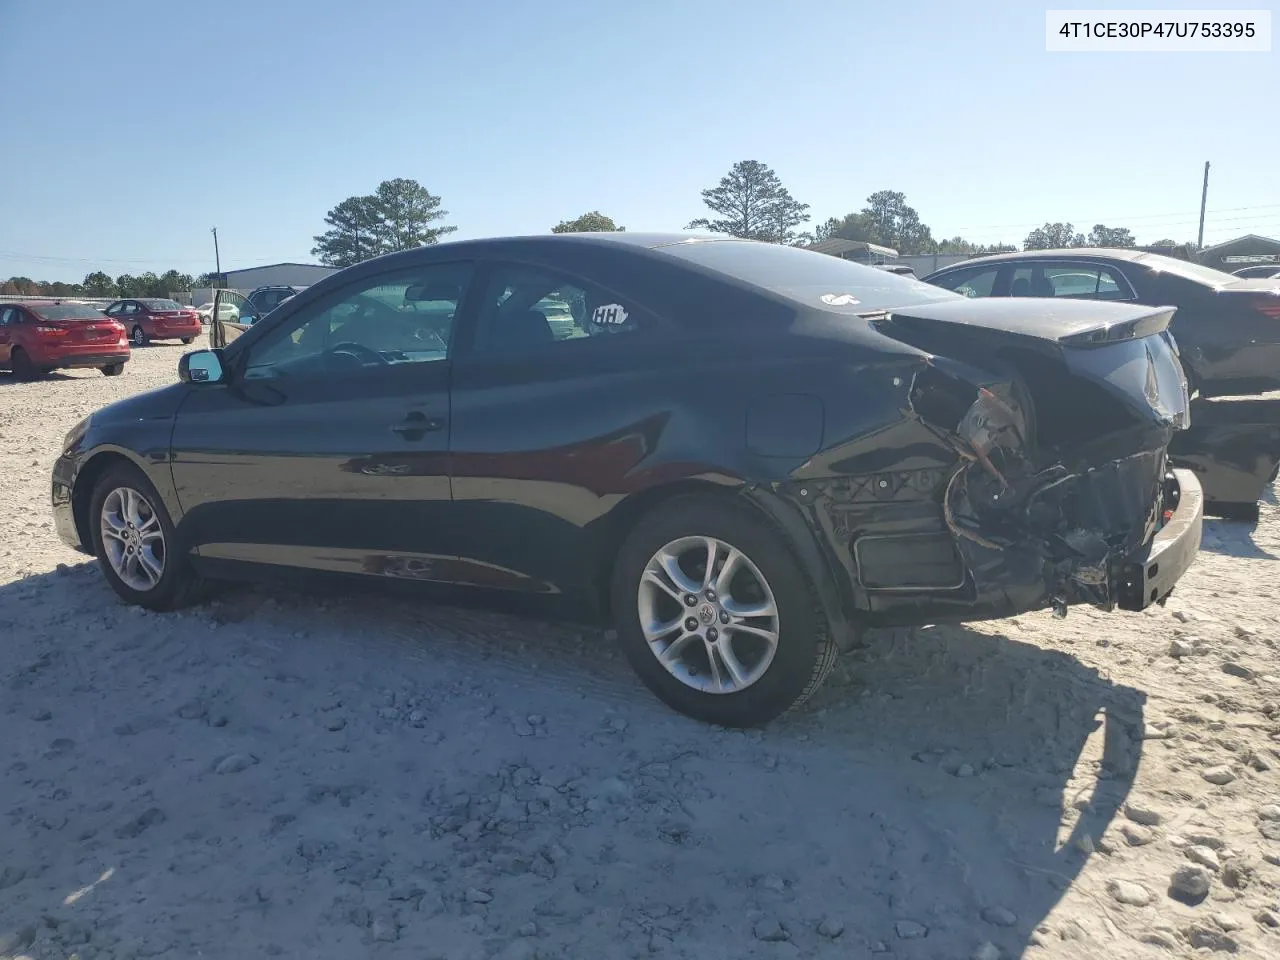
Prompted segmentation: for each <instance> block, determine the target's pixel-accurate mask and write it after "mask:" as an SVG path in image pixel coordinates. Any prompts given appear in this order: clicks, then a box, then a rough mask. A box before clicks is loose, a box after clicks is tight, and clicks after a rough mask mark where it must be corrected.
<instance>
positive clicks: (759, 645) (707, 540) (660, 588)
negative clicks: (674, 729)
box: [637, 537, 779, 694]
mask: <svg viewBox="0 0 1280 960" xmlns="http://www.w3.org/2000/svg"><path fill="white" fill-rule="evenodd" d="M637 601H638V602H637V609H638V612H639V614H640V626H641V629H642V631H643V632H644V638H645V640H646V641H647V642H648V644H649V650H650V652H651V653H652V654H653V655H654V657H655V658H656V659H657V661H658V662H659V663H660V664H661V665H662V666H663V667H664V668H665V669H666V670H667V672H668V673H670V674H671V675H672V676H673V677H675V678H676V679H677V680H679V681H680V682H681V683H683V684H685V685H686V686H688V687H691V688H693V689H694V690H698V691H700V692H703V693H715V694H726V693H738V692H740V691H742V690H745V689H746V688H748V687H750V686H751V685H752V684H754V683H756V682H757V681H758V680H759V679H760V678H761V677H763V676H764V674H765V672H766V671H768V669H769V665H770V664H771V663H772V662H773V658H774V655H775V654H776V653H777V650H778V634H779V619H778V604H777V601H776V600H775V599H774V595H773V590H772V589H771V588H770V586H769V583H768V581H767V580H765V577H764V574H762V573H761V572H760V568H759V567H757V566H756V565H755V564H754V563H752V561H751V559H750V558H749V557H747V555H746V554H744V553H743V552H742V551H741V550H738V549H737V548H736V547H734V546H733V545H732V544H729V543H726V542H725V541H723V540H719V539H717V538H715V537H681V538H680V539H678V540H673V541H671V542H670V543H668V544H667V545H666V546H664V547H662V548H661V549H660V550H658V551H657V552H656V553H655V554H654V555H653V556H652V558H650V560H649V562H648V563H647V564H646V565H645V567H644V571H643V573H642V574H641V577H640V587H639V592H638V595H637Z"/></svg>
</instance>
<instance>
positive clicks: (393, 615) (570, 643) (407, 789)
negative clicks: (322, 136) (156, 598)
mask: <svg viewBox="0 0 1280 960" xmlns="http://www.w3.org/2000/svg"><path fill="white" fill-rule="evenodd" d="M181 351H182V348H180V347H177V346H153V347H149V348H144V349H140V350H136V351H135V352H134V359H133V361H132V362H131V363H130V364H129V366H128V368H127V370H126V373H125V374H124V376H122V377H119V378H114V379H107V378H105V377H102V376H101V375H100V374H98V373H97V372H96V371H94V372H78V371H77V372H72V373H69V374H67V375H65V376H61V375H55V376H54V377H52V378H50V379H48V380H46V381H43V382H40V383H34V384H18V383H14V382H13V381H12V380H10V379H9V378H8V377H7V375H0V487H2V488H3V489H4V490H5V492H6V495H7V501H8V503H9V504H10V514H9V520H8V522H7V529H6V532H5V534H4V538H3V541H2V542H0V637H2V638H3V643H0V717H3V720H2V726H0V730H2V731H3V736H0V815H2V816H3V821H2V826H0V957H6V956H30V957H33V958H59V960H64V958H69V957H73V956H78V957H80V958H82V960H89V958H104V960H105V958H121V960H123V958H132V957H152V956H164V957H182V958H186V957H196V956H206V957H260V956H264V955H265V956H289V957H306V958H309V960H314V958H328V957H349V956H378V957H405V958H410V957H412V958H418V960H420V958H430V957H441V958H449V960H471V958H476V960H480V958H491V957H493V958H502V960H528V958H552V957H554V958H559V957H573V958H578V957H581V958H590V960H596V958H600V960H607V958H622V957H647V956H650V955H652V956H656V957H690V958H692V957H697V958H699V960H714V958H744V957H763V958H775V957H814V958H827V957H831V958H837V957H838V958H848V957H866V956H872V955H882V956H887V957H899V958H909V960H916V958H919V960H924V958H930V960H932V958H969V957H974V958H980V960H997V958H1000V957H1004V958H1010V957H1019V956H1027V957H1072V958H1075V957H1078V958H1089V960H1096V958H1098V957H1102V956H1107V957H1118V958H1127V957H1186V956H1193V955H1200V954H1202V953H1203V952H1214V951H1221V952H1226V953H1235V954H1237V955H1239V956H1245V957H1273V958H1274V957H1276V956H1280V929H1277V927H1280V665H1277V649H1276V645H1277V641H1278V640H1280V631H1278V630H1277V621H1278V620H1280V606H1277V595H1278V594H1280V578H1277V577H1276V573H1275V571H1276V570H1277V569H1278V568H1277V566H1276V564H1275V560H1276V558H1277V556H1280V515H1278V513H1277V510H1276V507H1275V500H1274V498H1273V497H1272V498H1269V499H1268V502H1267V503H1266V504H1264V507H1263V517H1262V521H1261V523H1260V524H1259V525H1258V527H1257V528H1256V529H1255V528H1251V527H1248V526H1245V525H1241V524H1228V523H1222V522H1217V521H1212V522H1210V523H1209V524H1208V525H1207V530H1206V537H1205V548H1204V552H1203V553H1202V554H1201V556H1200V558H1199V560H1198V561H1197V563H1196V565H1195V567H1194V568H1193V569H1192V571H1191V572H1190V574H1189V575H1188V577H1187V578H1186V579H1184V580H1183V582H1182V585H1180V587H1179V589H1178V591H1177V592H1176V594H1175V596H1174V598H1172V599H1171V600H1170V601H1169V603H1168V605H1167V606H1166V607H1163V608H1154V609H1152V610H1151V611H1149V612H1147V613H1144V614H1113V615H1104V614H1101V613H1097V612H1095V611H1092V610H1086V609H1073V610H1072V611H1071V613H1070V616H1069V617H1068V618H1067V619H1066V620H1063V621H1057V620H1054V619H1052V618H1051V617H1049V616H1048V615H1040V614H1037V615H1034V616H1027V617H1020V618H1018V619H1014V620H1004V621H998V622H994V623H989V624H982V625H977V626H975V627H972V628H957V627H942V628H926V629H920V630H909V631H906V630H904V631H884V632H880V633H876V634H873V635H872V637H871V642H870V644H869V645H868V647H867V648H866V649H863V650H859V651H857V652H855V653H853V654H850V655H849V656H847V657H846V658H845V659H844V660H843V661H842V662H841V664H839V665H838V667H837V671H836V675H835V676H834V677H833V679H832V682H831V683H830V684H829V685H828V686H827V687H826V688H825V689H824V691H823V692H822V693H821V694H820V695H819V696H818V697H817V698H816V700H815V701H814V702H812V703H811V704H810V706H808V707H806V708H804V709H803V710H801V711H798V712H797V713H795V714H794V715H791V716H788V717H787V718H784V719H783V720H782V721H780V722H778V723H776V724H774V725H773V726H771V727H770V728H769V729H768V730H766V731H764V732H753V733H742V732H730V731H725V730H720V729H716V728H711V727H707V726H703V725H700V724H698V723H695V722H693V721H688V720H685V719H683V718H681V717H679V716H677V715H675V714H673V713H671V712H670V711H668V710H667V709H665V708H664V707H662V706H661V705H660V704H659V703H658V702H657V701H656V700H654V699H653V698H651V697H650V696H649V695H648V693H647V692H646V691H644V690H643V689H642V688H641V687H640V685H639V683H638V682H637V681H636V680H634V679H633V678H632V676H631V674H630V672H629V671H628V669H627V668H626V666H625V664H624V662H623V661H622V659H621V657H620V656H619V655H618V654H616V652H615V651H614V650H613V649H612V648H611V645H610V644H609V642H608V641H607V640H606V639H605V638H604V637H602V636H600V635H597V634H595V633H594V632H591V631H584V630H582V629H580V628H567V627H561V626H554V625H549V624H545V623H539V622H536V621H530V620H521V619H515V618H510V617H503V616H499V615H495V614H487V613H480V612H475V611H460V610H454V609H449V608H444V607H438V606H429V605H425V604H414V603H410V602H405V601H401V600H395V601H388V600H387V599H385V598H381V597H372V596H367V595H360V594H355V593H353V594H352V595H350V596H344V597H334V596H328V597H316V596H312V595H307V594H302V593H291V592H288V591H284V590H270V591H267V590H255V589H248V588H245V589H237V590H235V591H232V592H229V593H227V594H226V595H224V596H223V597H222V598H221V599H220V600H218V601H215V602H214V603H212V604H210V605H207V606H204V607H201V608H197V609H195V610H191V611H187V612H184V613H180V614H173V615H168V616H155V615H149V614H145V613H143V612H141V611H139V610H136V609H132V608H129V607H126V606H124V605H123V604H121V603H120V602H119V601H118V600H117V599H116V597H115V595H114V594H113V593H112V592H111V591H110V589H109V588H108V587H107V586H106V584H105V583H104V582H103V580H102V578H101V577H100V575H99V573H98V571H97V569H96V568H95V566H94V565H93V564H91V563H90V562H88V561H87V560H86V558H84V557H82V556H80V555H79V554H76V553H74V552H72V551H70V550H68V549H66V548H65V547H63V546H62V545H61V544H60V543H59V542H58V540H57V539H56V537H55V535H54V533H53V531H52V528H51V522H50V518H49V512H48V496H49V493H48V473H49V467H50V463H51V461H52V460H53V458H54V456H55V455H56V453H57V450H58V444H59V442H60V440H61V438H62V435H63V433H64V432H65V431H66V430H67V429H68V428H69V427H70V426H71V425H72V424H73V423H74V422H75V421H76V420H77V419H78V418H80V417H81V416H83V415H84V414H85V413H88V412H90V411H92V410H93V409H95V408H97V407H99V406H101V405H103V404H105V403H107V402H109V401H111V400H113V399H115V398H118V397H121V396H124V395H126V394H130V393H134V392H137V391H140V390H143V389H146V388H149V387H153V386H159V385H161V384H164V383H167V382H169V381H171V380H172V379H173V377H174V376H175V365H176V362H177V359H178V356H179V355H180V353H181Z"/></svg>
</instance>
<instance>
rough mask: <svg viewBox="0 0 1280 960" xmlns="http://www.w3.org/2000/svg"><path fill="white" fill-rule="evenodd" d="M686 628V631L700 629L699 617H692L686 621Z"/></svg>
mask: <svg viewBox="0 0 1280 960" xmlns="http://www.w3.org/2000/svg"><path fill="white" fill-rule="evenodd" d="M684 628H685V629H686V630H697V629H698V619H697V617H690V618H689V619H688V620H686V621H685V622H684Z"/></svg>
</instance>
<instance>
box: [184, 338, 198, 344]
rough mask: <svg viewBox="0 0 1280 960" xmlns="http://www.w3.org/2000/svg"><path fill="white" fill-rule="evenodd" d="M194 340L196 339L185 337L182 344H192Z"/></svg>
mask: <svg viewBox="0 0 1280 960" xmlns="http://www.w3.org/2000/svg"><path fill="white" fill-rule="evenodd" d="M194 339H195V337H183V338H182V342H183V343H190V342H191V341H192V340H194Z"/></svg>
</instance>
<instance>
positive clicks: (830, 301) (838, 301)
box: [822, 293, 862, 307]
mask: <svg viewBox="0 0 1280 960" xmlns="http://www.w3.org/2000/svg"><path fill="white" fill-rule="evenodd" d="M822 302H823V303H825V304H826V305H827V306H829V307H852V306H854V305H856V304H858V303H861V302H862V301H860V300H859V299H858V298H857V297H855V296H854V295H853V294H851V293H824V294H823V295H822Z"/></svg>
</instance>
